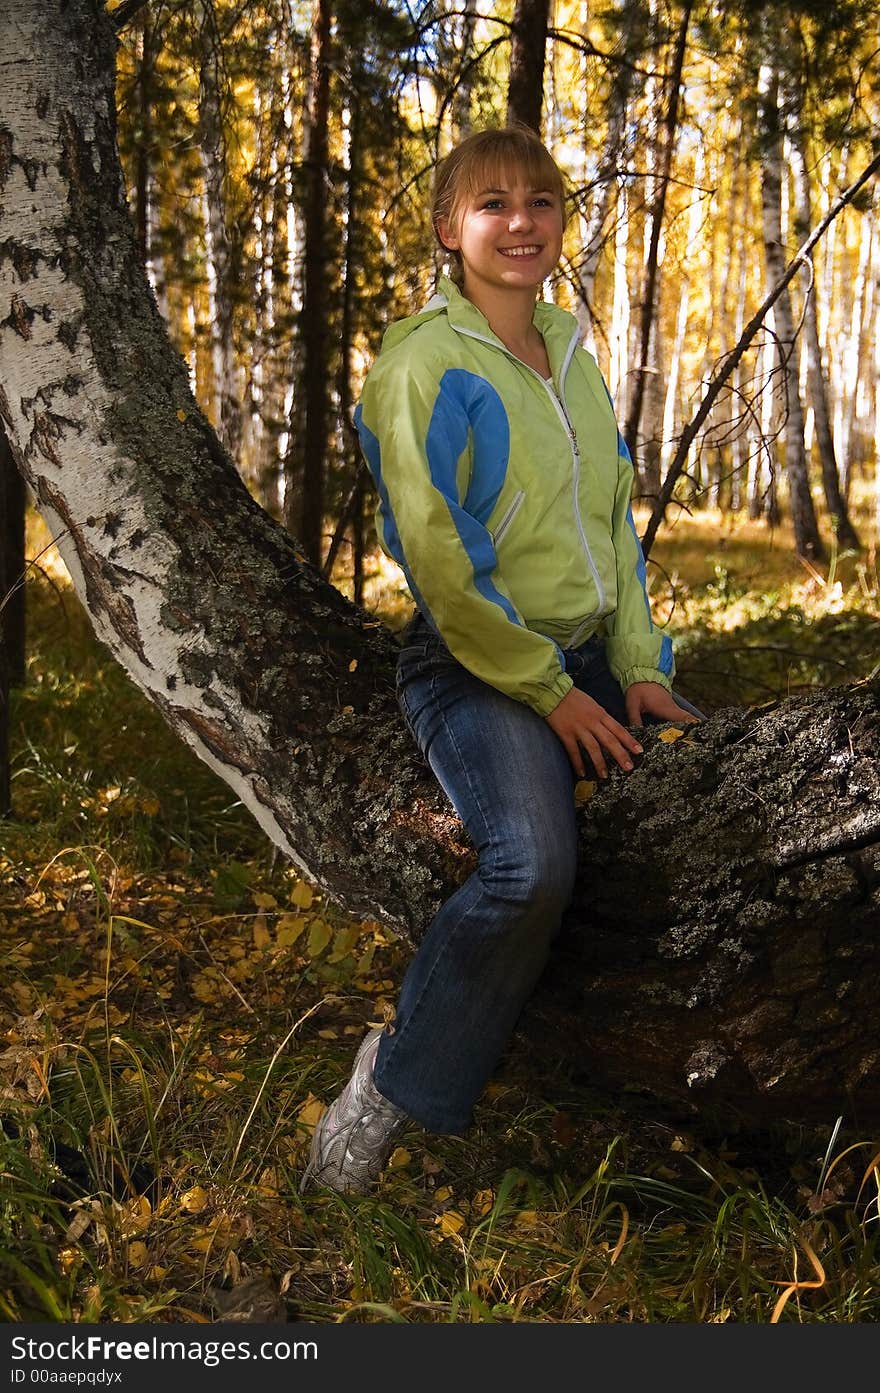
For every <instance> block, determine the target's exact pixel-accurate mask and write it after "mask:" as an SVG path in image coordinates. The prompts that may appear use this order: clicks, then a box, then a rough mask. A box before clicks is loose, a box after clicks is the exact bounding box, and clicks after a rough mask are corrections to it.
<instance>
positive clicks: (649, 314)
mask: <svg viewBox="0 0 880 1393" xmlns="http://www.w3.org/2000/svg"><path fill="white" fill-rule="evenodd" d="M692 10H693V0H684V5H683V7H682V12H681V18H680V20H679V28H678V35H677V38H676V43H675V51H674V54H673V60H672V72H671V73H670V76H669V83H668V97H667V103H666V113H665V116H664V120H663V126H662V133H661V137H660V141H659V143H660V153H659V157H658V172H657V174H656V176H655V179H654V196H653V199H652V202H651V215H650V217H651V236H650V244H649V247H648V256H647V261H646V264H645V283H644V286H643V288H642V314H641V323H640V325H639V356H638V360H637V367H636V371H635V377H634V381H633V386H632V392H631V396H630V404H629V410H628V412H627V417H626V425H625V426H624V431H623V433H624V437H625V439H626V441H627V444H628V445H629V447H630V450H631V451H632V452H633V455H634V456H635V455H637V453H638V434H639V424H640V422H641V418H642V404H643V401H644V396H645V378H646V375H647V373H648V372H649V371H650V370H651V365H650V350H651V336H652V332H653V331H654V316H655V312H656V299H657V276H658V273H659V269H660V267H659V250H660V237H661V233H662V230H663V214H664V211H665V208H666V194H667V191H668V189H669V178H670V175H671V173H672V157H673V154H674V153H675V143H676V138H677V134H678V109H679V103H680V101H681V79H682V73H683V71H684V59H685V53H686V51H687V33H688V27H689V25H690V20H691V12H692ZM653 483H654V480H653V479H652V480H651V484H652V485H653ZM659 485H660V480H659V477H658V478H657V480H656V488H653V489H652V491H653V492H655V493H656V492H657V491H658V490H659Z"/></svg>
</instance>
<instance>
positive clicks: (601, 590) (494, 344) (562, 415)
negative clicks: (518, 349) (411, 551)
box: [452, 324, 605, 648]
mask: <svg viewBox="0 0 880 1393" xmlns="http://www.w3.org/2000/svg"><path fill="white" fill-rule="evenodd" d="M452 327H453V329H454V330H455V332H456V333H457V334H463V335H464V336H465V337H466V338H469V339H477V341H478V342H479V343H487V344H488V345H489V347H490V348H498V349H500V350H501V352H502V353H506V354H507V356H508V358H510V359H512V361H513V362H514V363H518V364H519V366H520V367H522V368H525V369H526V371H527V372H530V373H531V374H532V376H533V377H536V378H537V379H538V381H539V382H540V383H541V386H542V387H543V388H544V391H545V392H546V393H547V395H548V396H549V398H550V400H551V401H552V403H553V405H554V407H555V409H556V414H557V416H558V417H559V419H560V421H561V422H562V426H563V428H564V430H565V433H566V435H567V436H568V443H569V446H570V447H571V459H572V501H573V504H574V520H575V525H576V527H577V530H578V536H579V537H580V539H581V545H582V547H583V549H584V555H585V556H586V558H587V565H588V566H589V568H590V574H591V576H592V577H593V584H594V585H595V587H596V594H597V596H598V600H599V606H598V609H597V610H596V613H595V614H591V615H590V616H589V617H588V618H587V619H585V620H584V622H583V624H579V625H578V627H577V629H576V630H575V632H574V634H573V635H572V638H571V642H570V644H569V647H570V648H575V647H576V646H577V642H578V640H579V639H580V636H581V634H582V633H584V632H585V631H586V630H587V629H588V628H589V627H590V625H591V624H592V623H594V621H595V620H596V619H598V618H599V616H600V615H601V614H602V612H603V610H604V608H605V586H604V585H603V584H602V578H601V576H600V575H599V570H598V567H597V566H596V563H595V561H594V560H593V554H592V552H591V551H590V547H589V543H588V542H587V538H586V534H585V533H584V525H583V522H582V520H581V510H580V505H579V503H578V489H579V485H580V475H581V457H580V452H579V450H578V443H577V436H576V435H575V433H574V427H573V426H572V424H571V421H570V419H569V415H568V411H567V409H566V406H565V377H566V374H567V372H568V365H569V363H570V362H571V360H572V357H573V356H574V350H575V348H576V347H577V338H578V331H577V329H575V330H574V332H573V333H572V336H571V338H570V340H569V343H568V348H567V349H566V352H565V358H564V359H563V362H562V367H561V369H560V372H559V396H557V395H556V393H555V391H554V390H553V388H552V386H551V385H550V383H549V382H548V381H547V380H546V378H544V377H542V376H541V374H540V373H539V372H538V371H537V370H536V369H535V368H532V367H530V366H529V364H528V363H524V362H523V361H522V359H521V358H517V356H516V354H515V353H511V351H510V349H509V348H506V347H505V346H504V344H503V343H500V342H499V341H498V340H496V339H490V338H487V337H486V335H485V334H478V333H476V331H475V330H473V329H462V328H460V327H459V326H458V325H457V324H453V325H452ZM515 502H516V500H515V499H514V503H515ZM507 521H508V519H507V515H506V514H505V516H504V517H503V518H502V520H501V526H502V527H503V526H504V524H505V523H506V522H507ZM499 531H500V529H499ZM495 540H496V542H497V541H498V536H497V534H496V537H495Z"/></svg>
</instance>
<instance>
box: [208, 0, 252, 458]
mask: <svg viewBox="0 0 880 1393" xmlns="http://www.w3.org/2000/svg"><path fill="white" fill-rule="evenodd" d="M197 15H198V20H199V46H200V50H201V52H200V58H201V62H200V65H199V142H200V145H201V152H202V172H203V178H204V184H205V199H204V205H205V243H206V254H207V260H208V273H209V274H208V293H209V305H210V309H209V317H210V332H211V361H212V365H213V374H212V376H213V388H214V399H215V404H216V421H217V433H218V435H219V436H220V439H221V441H222V442H223V445H224V446H225V448H226V449H227V450H228V451H229V452H230V454H231V455H232V456H233V457H234V458H237V457H238V454H239V452H240V450H241V444H242V424H243V423H242V409H241V408H242V396H243V391H242V388H243V382H242V380H241V372H240V370H239V366H238V360H237V357H236V351H235V304H234V298H233V296H234V290H235V288H236V287H237V285H238V283H239V279H240V276H241V258H240V256H239V255H237V247H236V242H237V240H238V239H237V238H236V237H234V235H233V233H232V219H231V218H230V216H229V210H228V207H227V204H228V197H227V190H228V188H229V179H228V174H227V158H226V145H225V138H224V134H223V112H222V104H221V72H220V64H221V53H220V35H219V33H218V30H217V17H216V14H215V11H214V0H198V5H197Z"/></svg>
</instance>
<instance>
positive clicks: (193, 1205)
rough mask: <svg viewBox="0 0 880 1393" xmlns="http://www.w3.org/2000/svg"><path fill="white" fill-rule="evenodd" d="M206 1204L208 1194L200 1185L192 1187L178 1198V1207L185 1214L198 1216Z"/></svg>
mask: <svg viewBox="0 0 880 1393" xmlns="http://www.w3.org/2000/svg"><path fill="white" fill-rule="evenodd" d="M207 1203H208V1192H207V1190H206V1189H205V1188H204V1186H202V1185H194V1186H193V1188H192V1189H191V1190H187V1191H186V1194H183V1195H181V1197H180V1207H181V1209H182V1210H184V1212H185V1213H186V1214H200V1213H201V1211H202V1210H203V1209H204V1208H205V1205H206V1204H207Z"/></svg>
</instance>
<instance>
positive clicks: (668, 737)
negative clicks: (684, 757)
mask: <svg viewBox="0 0 880 1393" xmlns="http://www.w3.org/2000/svg"><path fill="white" fill-rule="evenodd" d="M683 735H684V731H683V730H679V729H678V726H672V727H670V729H669V730H661V732H660V737H659V738H660V739H661V740H662V741H663V742H664V743H665V744H667V745H671V744H672V742H673V740H680V739H681V737H682V736H683Z"/></svg>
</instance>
